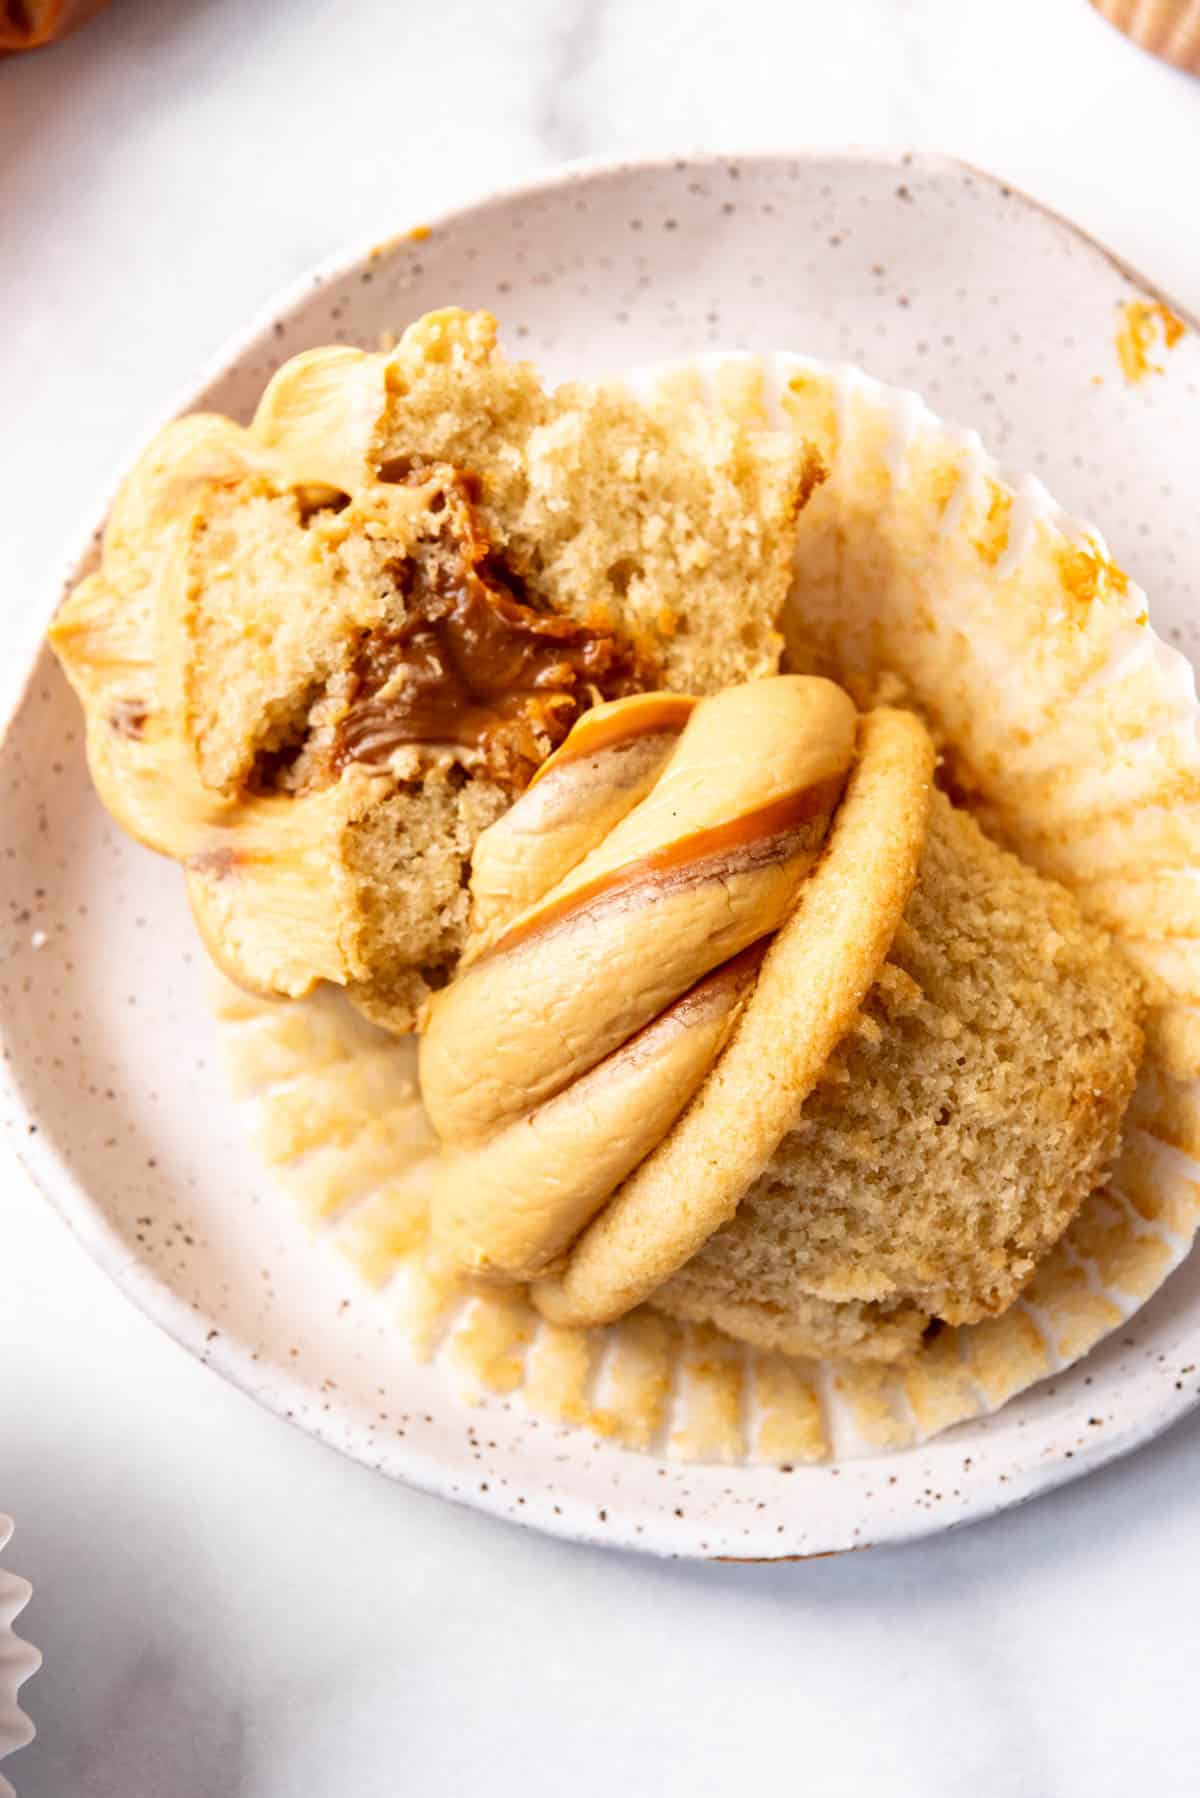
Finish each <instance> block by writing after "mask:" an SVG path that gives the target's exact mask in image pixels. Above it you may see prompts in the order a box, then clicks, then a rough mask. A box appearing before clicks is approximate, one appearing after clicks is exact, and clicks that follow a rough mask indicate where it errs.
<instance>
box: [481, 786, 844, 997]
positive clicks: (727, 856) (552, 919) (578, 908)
mask: <svg viewBox="0 0 1200 1798" xmlns="http://www.w3.org/2000/svg"><path fill="white" fill-rule="evenodd" d="M844 784H845V774H844V773H839V774H831V775H827V776H826V777H825V778H824V779H823V780H818V781H813V782H812V783H811V784H810V785H809V786H807V787H800V788H797V790H796V791H795V792H792V793H785V794H784V795H783V797H782V798H781V799H772V800H771V801H770V803H769V804H767V805H760V806H756V807H755V809H754V810H753V811H749V812H743V813H742V814H741V816H740V817H737V818H731V819H729V820H727V822H725V823H723V824H716V825H713V826H712V827H711V828H710V829H708V830H697V831H693V832H692V834H691V835H690V836H686V837H680V838H679V839H678V840H677V841H676V842H674V843H668V844H666V845H665V847H664V848H662V849H655V850H653V851H652V852H651V853H650V854H649V855H641V856H638V857H637V859H636V860H635V861H631V862H626V863H625V865H624V867H621V868H613V869H611V870H610V871H609V872H608V873H607V874H600V875H598V876H597V877H596V879H595V880H590V881H588V882H587V883H586V884H585V885H583V886H581V887H576V888H575V889H574V891H572V892H570V893H564V894H563V895H562V897H561V898H560V899H555V900H552V901H551V903H550V904H549V905H547V906H544V907H543V908H542V909H541V910H540V911H536V912H534V913H532V914H531V915H530V916H528V917H526V918H523V919H522V920H521V921H520V922H519V923H517V924H515V925H514V926H513V928H512V929H511V930H509V931H507V932H506V933H505V934H504V935H503V936H502V937H500V938H499V940H498V941H497V942H495V943H493V944H492V946H491V948H490V949H488V950H487V951H486V953H485V955H483V956H481V957H480V962H482V961H485V960H488V959H490V958H491V957H492V956H494V955H501V954H506V953H507V952H508V951H509V950H511V949H516V948H518V947H520V945H521V944H523V943H526V942H528V941H529V939H530V938H531V937H534V936H537V935H540V934H541V932H543V931H545V930H550V929H552V928H553V927H555V926H556V925H560V924H562V923H564V922H565V921H566V920H567V919H569V918H573V917H575V916H577V915H578V914H579V913H582V912H584V911H588V910H590V909H591V908H592V907H593V906H594V905H596V904H598V903H599V902H600V901H602V900H608V899H613V898H615V897H618V896H621V895H624V894H627V893H630V892H633V891H636V890H637V889H638V888H639V887H654V886H655V885H660V884H665V883H666V882H667V881H674V880H676V879H678V877H679V876H681V875H683V876H691V877H692V878H703V877H704V874H705V873H707V872H709V870H708V869H706V868H705V866H704V864H706V863H708V864H712V867H711V876H712V877H715V876H716V874H717V872H718V870H719V871H721V872H724V871H725V868H724V867H723V865H722V864H727V863H728V862H729V861H730V860H732V859H733V858H734V857H737V856H739V854H741V853H743V852H745V851H746V850H748V849H752V848H754V847H756V846H757V845H758V844H761V843H767V842H770V841H772V840H773V839H780V840H781V841H782V840H783V839H786V838H787V837H789V836H790V835H791V834H792V833H793V832H794V831H796V830H798V829H799V828H800V826H801V825H802V824H807V823H809V822H810V821H811V820H812V819H813V818H816V817H819V816H820V815H821V813H823V812H831V811H832V810H833V808H834V807H835V806H836V804H837V802H838V799H839V798H840V796H841V791H842V787H843V785H844ZM478 965H479V963H476V966H478Z"/></svg>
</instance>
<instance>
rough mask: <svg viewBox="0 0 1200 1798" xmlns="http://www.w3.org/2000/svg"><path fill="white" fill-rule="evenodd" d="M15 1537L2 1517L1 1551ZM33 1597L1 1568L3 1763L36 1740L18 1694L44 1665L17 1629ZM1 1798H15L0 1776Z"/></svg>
mask: <svg viewBox="0 0 1200 1798" xmlns="http://www.w3.org/2000/svg"><path fill="white" fill-rule="evenodd" d="M12 1533H13V1525H12V1519H11V1518H9V1517H0V1551H3V1549H4V1548H5V1547H6V1545H7V1544H8V1542H9V1539H10V1538H11V1536H12ZM32 1595H33V1587H32V1586H31V1585H30V1584H29V1581H28V1580H24V1579H20V1578H18V1576H17V1575H16V1574H15V1573H9V1572H8V1571H7V1570H6V1569H5V1568H3V1567H0V1760H3V1759H4V1758H5V1756H6V1755H9V1754H13V1753H15V1751H16V1750H17V1749H18V1748H24V1747H25V1746H26V1744H27V1743H29V1742H32V1740H33V1737H34V1728H33V1724H32V1723H31V1722H30V1721H29V1718H28V1717H27V1716H26V1715H25V1712H24V1711H23V1710H22V1709H21V1706H20V1702H19V1697H18V1694H19V1693H20V1690H21V1687H22V1686H23V1685H24V1683H25V1681H26V1680H27V1679H28V1678H29V1677H30V1675H31V1674H34V1673H36V1672H37V1670H38V1668H39V1667H40V1666H41V1664H42V1657H41V1654H40V1653H39V1652H38V1650H37V1649H36V1648H34V1647H33V1646H32V1645H31V1644H30V1643H28V1642H26V1641H24V1640H23V1638H22V1637H20V1636H18V1635H17V1633H16V1631H15V1629H14V1628H13V1625H14V1623H15V1622H16V1620H17V1618H18V1617H19V1616H20V1614H21V1612H22V1611H23V1610H24V1609H25V1606H26V1605H27V1604H28V1603H29V1600H30V1598H31V1597H32ZM0 1798H15V1795H14V1793H13V1789H12V1787H11V1786H10V1785H9V1783H8V1781H7V1780H6V1779H5V1778H4V1776H3V1775H2V1774H0Z"/></svg>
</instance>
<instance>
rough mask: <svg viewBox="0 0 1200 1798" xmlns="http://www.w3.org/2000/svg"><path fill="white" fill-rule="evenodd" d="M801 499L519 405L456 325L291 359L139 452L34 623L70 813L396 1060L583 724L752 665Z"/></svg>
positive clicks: (728, 445)
mask: <svg viewBox="0 0 1200 1798" xmlns="http://www.w3.org/2000/svg"><path fill="white" fill-rule="evenodd" d="M819 476H820V464H819V461H818V460H817V458H816V457H815V455H814V454H813V452H812V451H811V450H810V449H809V448H808V446H807V445H806V444H805V443H803V442H802V441H797V440H795V439H793V438H789V437H787V436H786V435H784V434H781V433H775V432H770V431H768V430H767V429H766V428H765V427H763V426H757V427H756V426H754V425H753V424H750V423H747V421H746V420H745V419H744V418H743V417H741V416H739V415H737V414H736V413H734V412H733V411H732V410H725V409H722V408H719V407H718V408H717V409H715V410H714V409H696V408H686V409H685V408H681V407H678V406H676V405H673V404H672V403H671V401H670V400H669V398H664V399H663V400H662V401H661V402H659V403H657V404H645V403H642V402H641V401H639V400H637V399H636V398H635V397H634V396H633V395H632V394H630V393H629V392H627V391H626V390H624V389H623V388H622V387H621V386H620V385H619V384H613V385H610V386H595V385H593V386H586V387H582V386H581V387H570V388H560V389H559V390H558V391H557V392H556V393H553V394H550V393H547V392H546V391H545V390H544V388H543V387H542V385H541V383H540V381H539V379H538V377H537V374H536V372H535V371H534V369H533V368H532V367H530V366H529V365H528V364H524V363H509V362H507V361H505V359H504V358H503V357H502V356H501V355H500V353H499V351H498V350H497V347H496V343H495V326H494V322H493V320H492V319H491V318H490V317H488V316H487V315H486V314H482V313H475V314H467V313H462V312H445V313H436V314H432V315H430V316H429V317H427V318H425V319H423V320H421V321H419V322H418V323H417V324H415V325H414V326H412V327H411V328H410V330H409V331H408V332H406V333H405V336H404V338H403V339H402V341H401V343H400V344H399V346H398V347H397V349H396V350H395V351H394V352H392V353H391V354H388V355H382V354H379V355H366V354H363V353H362V352H359V351H354V350H348V349H330V350H318V351H314V352H312V353H310V354H308V355H303V356H300V357H297V358H296V359H294V360H293V361H291V362H289V363H287V364H286V365H285V366H284V367H283V368H282V369H281V370H280V371H279V373H278V374H277V375H276V377H275V379H274V380H273V381H272V383H271V385H270V386H269V387H268V389H267V391H266V393H265V394H264V396H263V399H262V401H261V403H260V405H259V407H258V410H257V412H256V414H255V418H254V420H253V422H252V423H251V425H250V426H248V427H246V428H242V427H241V426H238V425H236V424H234V423H232V422H231V421H230V420H228V419H225V418H219V417H212V416H205V415H197V416H192V417H187V418H183V419H180V420H178V421H177V422H176V423H175V424H173V425H171V426H169V427H168V428H167V429H166V430H165V431H164V432H162V433H161V434H160V436H159V437H158V438H157V439H156V440H155V441H154V443H153V444H151V446H150V448H149V449H148V450H147V451H146V453H145V455H144V456H143V457H142V459H141V461H140V462H139V463H138V465H137V466H136V468H135V469H134V471H133V473H132V474H131V475H130V477H129V479H128V480H127V482H126V483H125V485H124V487H123V489H122V491H121V493H120V495H119V496H118V499H117V502H116V504H115V506H114V508H113V511H112V514H111V516H110V519H109V522H108V527H107V530H106V532H105V537H104V544H103V551H102V556H101V561H100V566H99V568H98V570H97V571H96V572H95V573H94V574H92V575H91V576H89V577H88V578H87V579H86V580H85V581H84V582H83V583H82V584H81V585H80V586H79V587H78V588H77V589H76V590H75V592H74V593H73V594H72V595H71V597H70V599H69V600H68V601H67V603H66V605H65V606H64V607H63V609H62V611H61V612H60V613H59V615H58V618H57V619H56V621H55V624H54V627H53V631H52V642H53V645H54V648H55V650H56V652H57V654H58V655H59V657H60V659H61V661H62V663H63V666H64V668H65V669H66V671H67V674H68V676H69V677H70V679H71V681H72V683H73V684H74V686H75V688H76V690H77V692H78V693H79V695H80V697H81V699H82V700H83V703H84V707H85V710H86V713H87V720H88V755H89V760H90V765H91V769H92V773H93V777H94V779H95V782H96V786H97V788H98V790H99V792H100V794H101V796H102V797H103V799H104V801H105V803H106V804H107V805H108V807H109V809H110V811H111V812H112V813H113V815H114V816H115V817H116V818H117V819H118V820H119V821H120V822H121V823H122V824H123V825H125V827H126V828H127V829H128V830H130V831H131V832H132V833H133V834H134V835H135V836H137V837H139V838H140V839H141V840H142V841H144V842H146V843H147V844H149V845H150V846H151V847H152V848H155V849H158V850H161V851H163V852H164V853H166V854H168V855H172V856H174V857H176V858H177V859H178V860H179V861H180V862H181V863H182V864H183V866H184V868H185V870H186V875H187V882H188V891H189V896H190V898H191V902H192V906H193V909H194V911H195V914H196V919H197V923H198V924H199V926H200V929H201V931H202V933H203V935H204V937H205V940H206V942H207V943H208V945H209V947H210V949H211V951H212V952H213V954H214V956H215V957H216V958H217V959H218V960H219V961H220V962H221V964H222V965H223V966H224V967H225V969H226V971H227V972H228V973H229V974H230V975H231V976H232V977H233V978H234V979H236V980H238V981H241V982H243V983H244V984H246V985H248V986H250V987H251V988H253V989H255V990H257V991H259V992H263V993H268V994H279V995H282V996H297V995H299V994H302V993H304V992H306V991H309V990H310V989H311V988H312V986H313V984H314V983H315V982H316V981H318V980H328V981H332V982H335V983H336V984H338V985H342V986H344V987H346V988H347V989H348V991H349V992H350V994H351V996H352V997H353V998H354V999H355V1000H356V1002H358V1003H359V1004H360V1005H361V1006H362V1007H363V1008H364V1009H365V1010H366V1011H367V1012H368V1013H369V1014H370V1015H371V1016H372V1017H374V1018H375V1019H376V1020H378V1021H379V1022H381V1023H382V1024H384V1025H385V1026H386V1027H388V1028H390V1029H398V1030H407V1029H411V1028H412V1027H413V1024H414V1022H415V1019H416V1014H417V1011H418V1009H419V1007H420V1005H421V1003H422V1002H423V1001H424V1000H425V999H426V998H427V997H428V995H429V993H430V992H431V991H433V990H435V989H436V988H437V987H438V986H439V985H440V984H442V983H443V982H444V981H445V979H446V978H447V976H448V974H449V973H450V971H451V970H452V968H453V966H454V964H455V962H456V960H457V957H458V954H459V951H460V950H461V947H462V943H463V940H464V935H465V928H466V920H467V904H466V893H465V881H466V873H467V869H468V865H469V858H470V853H471V848H472V846H473V844H474V841H475V839H476V837H477V836H478V834H479V832H480V830H481V829H482V828H483V827H484V826H485V825H486V824H488V823H490V822H492V821H493V820H494V819H495V818H497V817H498V816H499V815H500V814H501V812H502V811H503V810H504V808H505V807H506V806H507V805H508V803H509V802H510V801H511V799H512V798H513V796H514V795H515V794H516V793H517V792H519V791H520V790H521V788H522V787H523V786H524V785H525V784H526V783H527V781H528V780H529V778H530V776H531V775H532V773H533V772H534V770H535V769H536V767H537V766H538V764H539V763H540V762H541V761H543V760H544V759H545V757H546V756H547V755H548V754H549V753H550V752H551V751H552V750H553V749H554V748H555V747H556V746H557V744H558V743H560V742H561V741H562V739H563V737H564V736H565V735H566V733H567V731H568V730H569V729H570V727H571V725H572V724H573V723H574V721H575V719H576V718H577V717H578V716H579V714H580V713H581V712H582V711H584V710H585V709H586V708H587V707H589V706H590V705H592V704H594V703H596V702H597V701H599V700H604V699H611V698H614V697H617V696H618V695H621V694H624V693H632V692H636V691H639V690H641V689H643V688H646V687H667V688H681V689H685V690H688V691H692V692H698V693H705V692H712V691H715V690H717V689H719V688H720V687H722V686H725V685H727V684H728V683H729V682H731V681H736V680H744V679H748V678H752V677H754V676H756V675H760V674H765V673H769V672H771V671H772V670H773V669H774V668H775V667H776V666H777V663H778V659H779V652H780V646H781V638H780V635H779V631H778V621H779V618H780V614H781V612H782V610H783V604H784V600H785V596H786V592H787V586H788V580H789V573H790V567H791V558H792V552H793V548H794V543H795V530H796V520H797V517H798V514H799V512H800V510H801V508H802V506H803V505H804V503H805V501H806V499H807V497H808V495H809V493H810V491H811V489H812V487H813V486H814V484H815V483H816V481H817V480H818V479H819Z"/></svg>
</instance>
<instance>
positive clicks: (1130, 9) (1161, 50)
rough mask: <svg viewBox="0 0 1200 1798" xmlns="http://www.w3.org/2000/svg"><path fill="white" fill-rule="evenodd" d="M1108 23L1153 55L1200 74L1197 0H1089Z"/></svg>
mask: <svg viewBox="0 0 1200 1798" xmlns="http://www.w3.org/2000/svg"><path fill="white" fill-rule="evenodd" d="M1092 5H1093V6H1094V7H1095V8H1096V11H1097V12H1098V13H1100V14H1102V16H1103V17H1104V18H1106V19H1107V20H1108V22H1109V24H1110V25H1115V26H1116V28H1117V30H1118V31H1123V32H1124V33H1125V36H1126V37H1127V38H1130V39H1131V40H1132V41H1133V42H1134V43H1135V44H1137V45H1139V46H1140V48H1141V49H1143V50H1149V51H1150V53H1151V55H1152V56H1161V57H1162V59H1163V61H1164V62H1170V63H1174V65H1175V67H1176V68H1177V69H1186V70H1187V72H1188V74H1190V75H1200V6H1197V5H1196V0H1092Z"/></svg>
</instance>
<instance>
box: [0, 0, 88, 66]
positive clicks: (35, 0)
mask: <svg viewBox="0 0 1200 1798" xmlns="http://www.w3.org/2000/svg"><path fill="white" fill-rule="evenodd" d="M107 5H108V0H0V56H7V55H9V54H11V52H12V51H14V50H37V49H39V48H40V47H41V45H43V44H53V43H56V42H57V41H58V39H59V38H60V37H66V36H67V33H68V32H71V31H74V30H75V29H76V27H77V26H79V25H86V23H87V21H88V20H89V19H90V18H91V17H92V16H93V14H95V13H98V12H99V11H100V9H101V7H103V6H107Z"/></svg>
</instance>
